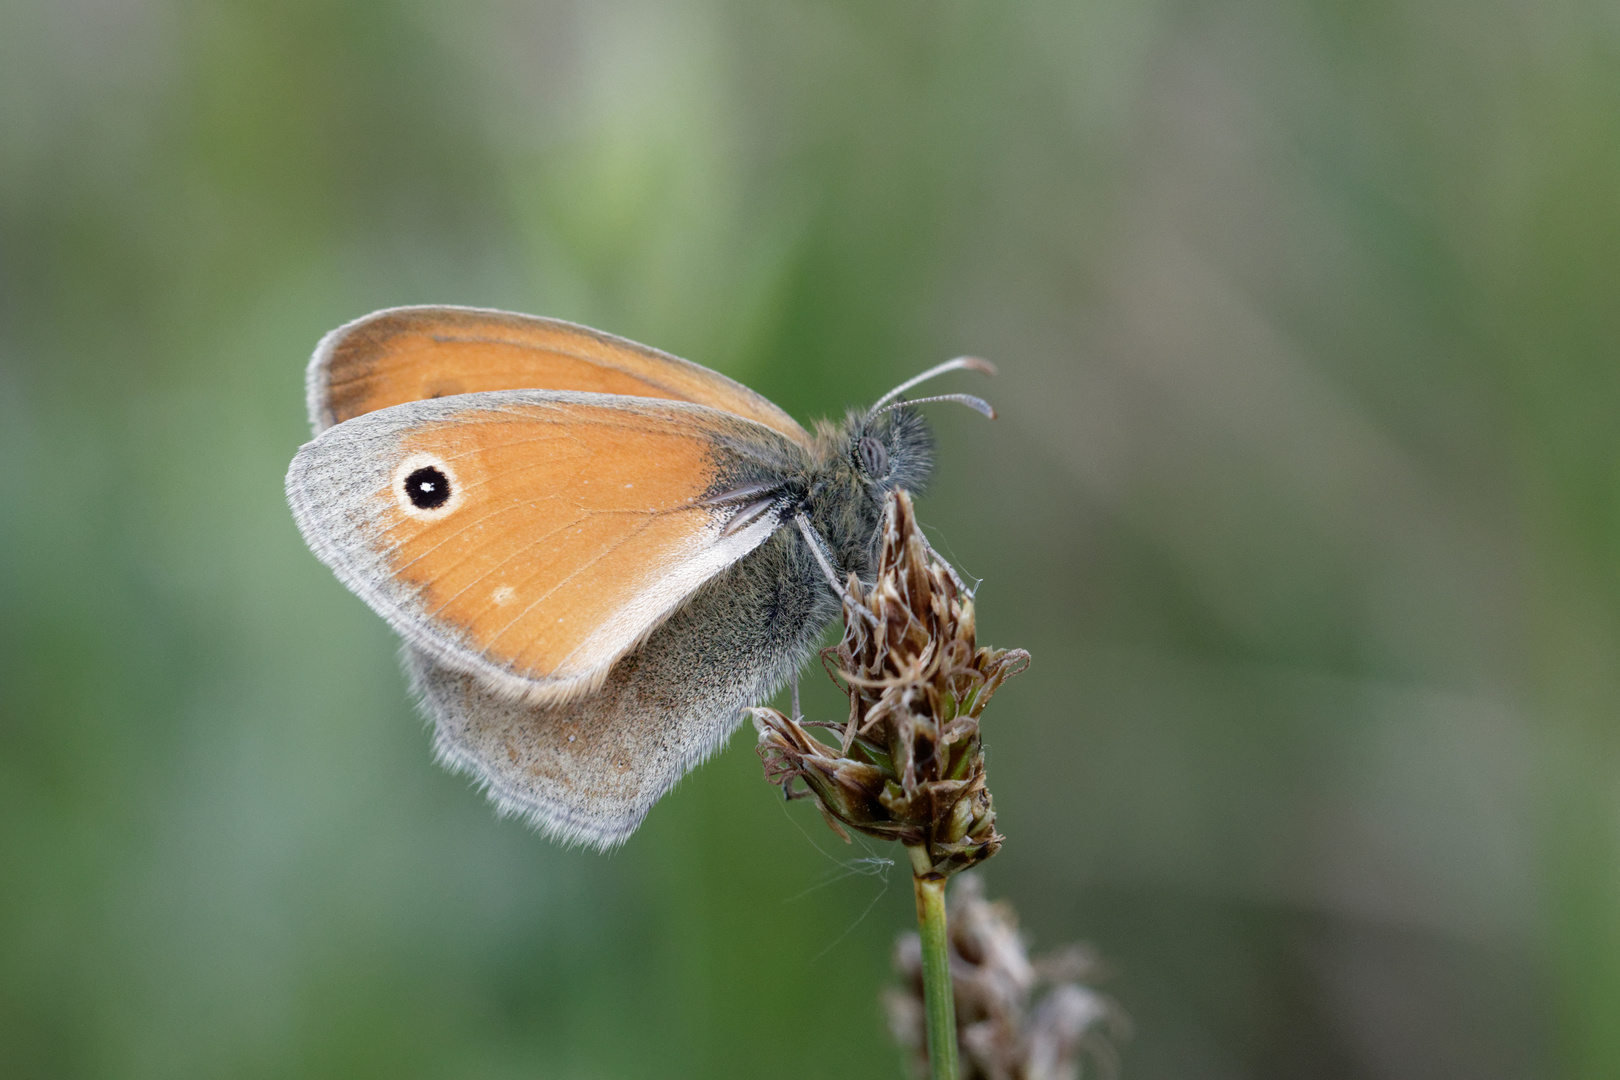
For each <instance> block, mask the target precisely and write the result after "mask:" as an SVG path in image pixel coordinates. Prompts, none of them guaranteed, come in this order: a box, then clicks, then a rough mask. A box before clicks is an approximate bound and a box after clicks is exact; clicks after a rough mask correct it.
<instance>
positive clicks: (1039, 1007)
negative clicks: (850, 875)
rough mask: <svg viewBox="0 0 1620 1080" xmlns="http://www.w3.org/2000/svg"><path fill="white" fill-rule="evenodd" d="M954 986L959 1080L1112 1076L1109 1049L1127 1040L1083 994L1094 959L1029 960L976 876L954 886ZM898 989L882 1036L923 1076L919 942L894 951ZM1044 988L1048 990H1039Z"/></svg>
mask: <svg viewBox="0 0 1620 1080" xmlns="http://www.w3.org/2000/svg"><path fill="white" fill-rule="evenodd" d="M947 925H949V927H950V958H951V982H952V984H953V990H954V994H955V1001H956V1030H957V1043H958V1047H959V1049H960V1051H961V1080H1077V1078H1078V1077H1080V1076H1081V1075H1082V1070H1083V1067H1084V1066H1086V1065H1087V1064H1092V1065H1095V1066H1097V1068H1096V1069H1095V1070H1091V1069H1085V1070H1084V1075H1086V1076H1093V1075H1097V1074H1101V1075H1102V1076H1104V1077H1108V1076H1115V1075H1117V1074H1118V1071H1119V1063H1118V1057H1117V1052H1116V1050H1115V1044H1116V1043H1117V1042H1118V1041H1119V1040H1121V1039H1123V1038H1125V1037H1126V1035H1127V1034H1128V1027H1129V1025H1128V1024H1127V1022H1126V1020H1125V1017H1124V1014H1123V1013H1121V1012H1120V1010H1119V1007H1118V1006H1117V1005H1115V1004H1114V1003H1113V1002H1112V1001H1111V1000H1109V999H1108V998H1106V997H1104V996H1103V995H1102V994H1099V993H1098V992H1097V991H1095V990H1093V989H1091V988H1090V987H1088V986H1086V985H1085V983H1084V982H1083V981H1082V980H1089V979H1091V978H1094V977H1095V974H1096V970H1095V969H1096V966H1097V965H1096V961H1095V960H1094V959H1093V958H1092V955H1091V954H1090V952H1089V951H1087V950H1086V949H1085V948H1083V947H1081V946H1070V947H1068V948H1067V949H1062V950H1059V951H1058V952H1055V953H1052V954H1049V955H1046V956H1040V957H1036V958H1034V959H1033V960H1032V959H1031V958H1030V956H1029V950H1028V946H1027V945H1026V944H1025V941H1024V937H1023V935H1022V934H1020V933H1019V932H1018V917H1017V915H1016V914H1015V913H1014V912H1013V909H1012V906H1011V905H1010V904H1008V903H1006V902H1005V901H997V902H991V901H988V900H986V899H985V898H984V886H983V884H982V883H981V882H980V881H979V878H978V877H977V875H974V874H965V875H963V876H962V877H959V878H957V879H956V882H955V883H954V884H953V885H952V887H951V898H950V918H949V919H948V920H947ZM894 965H895V970H896V971H897V972H898V973H899V975H900V977H901V982H902V985H901V986H898V987H893V988H891V989H890V990H889V991H888V992H887V993H886V994H885V995H884V999H883V1003H884V1006H885V1007H886V1009H887V1011H888V1014H889V1029H890V1032H891V1033H892V1034H893V1035H894V1038H895V1040H896V1041H897V1042H898V1043H899V1044H900V1045H901V1046H902V1047H904V1048H905V1049H906V1050H908V1051H909V1052H910V1054H911V1064H912V1067H913V1071H914V1072H915V1073H916V1074H917V1075H918V1076H925V1075H927V1053H926V1049H925V1047H926V1042H927V1040H926V1032H925V1026H924V1019H923V1017H924V1004H923V972H922V943H921V941H920V940H919V939H918V937H917V935H916V934H906V935H903V936H902V937H901V938H900V940H899V941H898V942H897V943H896V944H895V950H894ZM1042 986H1045V987H1046V988H1047V989H1046V992H1045V993H1044V994H1041V995H1040V996H1039V1000H1037V992H1038V991H1039V990H1040V989H1041V987H1042Z"/></svg>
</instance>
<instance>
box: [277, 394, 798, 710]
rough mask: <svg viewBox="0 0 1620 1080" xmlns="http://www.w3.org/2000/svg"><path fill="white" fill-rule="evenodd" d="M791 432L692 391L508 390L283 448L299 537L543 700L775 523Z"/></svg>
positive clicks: (451, 656)
mask: <svg viewBox="0 0 1620 1080" xmlns="http://www.w3.org/2000/svg"><path fill="white" fill-rule="evenodd" d="M802 459H803V451H802V449H801V448H799V447H798V446H797V445H796V444H795V443H793V442H791V441H790V440H788V439H787V438H786V437H784V436H782V435H781V434H779V433H777V432H776V431H774V430H773V429H770V428H767V427H765V426H764V425H762V424H758V423H755V422H752V421H749V420H746V419H742V418H740V417H737V416H734V415H729V414H727V413H723V412H719V411H717V410H714V409H711V408H707V407H705V406H701V405H693V404H687V403H684V402H679V401H657V400H649V399H645V398H631V397H622V396H618V395H605V394H590V393H577V392H559V391H533V390H511V391H500V392H492V393H477V394H468V395H464V396H458V397H453V398H444V399H439V400H426V401H416V402H408V403H404V404H400V405H397V406H393V407H389V408H386V409H383V410H381V411H375V412H370V413H366V414H364V415H361V416H358V417H356V418H353V419H351V420H349V421H347V422H345V423H342V424H340V425H338V426H336V427H333V428H330V429H328V430H327V431H325V432H323V433H322V434H321V435H320V436H319V437H317V438H316V439H315V440H314V441H312V442H310V443H308V444H306V445H305V446H304V447H303V448H302V449H301V450H300V451H299V452H298V454H297V456H296V457H295V458H294V459H293V463H292V467H291V468H290V470H289V471H288V475H287V492H288V498H289V500H290V501H291V503H292V507H293V512H294V516H295V517H296V518H297V520H298V524H299V527H300V529H301V530H302V531H303V533H304V538H305V540H306V541H307V542H308V543H309V546H310V547H311V548H312V549H313V550H314V551H315V553H316V554H317V555H318V556H319V557H320V558H321V560H322V561H323V562H326V563H327V564H328V565H329V566H331V567H332V569H333V570H334V571H335V572H336V573H337V575H338V577H339V578H340V579H341V580H342V581H343V582H344V583H345V584H346V585H348V586H349V588H350V589H352V590H353V591H354V592H355V593H357V594H358V595H359V596H360V597H361V598H362V599H364V600H365V601H366V602H367V603H368V604H369V605H370V606H371V607H372V608H373V609H375V610H376V611H377V612H378V613H379V614H380V615H382V616H383V617H384V618H385V619H386V620H387V621H388V622H389V623H390V624H391V625H392V626H393V627H394V629H395V630H397V631H398V632H399V633H400V634H401V635H402V636H403V637H404V638H405V641H406V642H407V644H408V645H409V646H410V647H413V648H415V649H417V650H420V651H421V652H423V653H425V654H427V656H429V657H431V658H432V660H433V661H434V662H435V663H436V664H437V665H439V666H442V667H444V668H446V669H449V670H452V671H458V672H463V673H466V674H468V675H471V676H474V677H475V678H476V679H478V680H479V681H480V682H481V684H482V685H483V687H484V688H486V689H488V690H490V691H492V692H493V693H495V694H496V695H498V696H503V697H507V698H513V699H523V700H527V701H529V702H532V703H539V702H554V701H559V700H563V699H566V698H569V697H574V696H578V695H580V694H583V693H586V692H589V691H591V690H593V689H594V688H596V687H598V686H600V685H602V683H603V680H604V679H606V677H607V674H608V671H609V669H610V668H611V667H612V665H613V664H614V663H615V662H616V661H618V660H619V659H620V658H621V657H623V656H625V654H626V653H628V652H629V651H630V650H631V649H633V648H634V647H635V646H636V644H637V643H638V642H640V641H641V640H643V639H644V638H646V637H647V635H648V634H649V633H651V632H652V631H653V629H654V628H655V627H657V626H658V625H659V624H660V623H661V622H662V621H663V620H664V619H665V618H667V617H668V616H669V615H670V614H671V612H673V611H675V610H676V609H677V608H678V607H679V606H680V605H681V604H682V603H683V602H684V601H685V600H686V599H687V598H688V597H690V596H691V595H692V594H693V593H694V592H696V591H697V590H698V589H699V588H700V587H701V586H702V585H703V583H704V582H706V581H709V580H710V579H712V578H714V577H715V576H716V575H718V574H720V573H722V572H723V571H725V570H726V569H727V568H728V567H730V566H732V565H733V564H734V563H736V562H737V561H738V560H739V559H741V558H742V557H743V556H745V555H746V554H748V553H749V552H750V551H752V550H753V549H755V548H756V547H758V546H759V545H760V544H761V543H763V542H764V541H765V540H766V538H767V537H769V536H770V535H771V533H772V532H774V531H775V530H776V529H777V527H778V521H777V518H776V516H775V514H774V513H772V512H761V511H760V507H759V505H758V500H757V499H754V500H752V502H750V501H736V500H733V501H726V499H725V495H726V493H727V492H731V491H739V490H741V491H745V492H751V491H758V490H760V489H762V488H769V487H771V486H772V485H775V484H778V483H779V482H780V480H781V479H782V477H784V476H785V475H788V474H790V473H791V472H793V471H794V470H795V469H797V468H801V467H802Z"/></svg>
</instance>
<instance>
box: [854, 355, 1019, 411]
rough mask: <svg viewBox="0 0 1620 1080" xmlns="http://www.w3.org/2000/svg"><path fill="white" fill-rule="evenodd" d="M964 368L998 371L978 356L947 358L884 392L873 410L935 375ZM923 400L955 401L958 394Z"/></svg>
mask: <svg viewBox="0 0 1620 1080" xmlns="http://www.w3.org/2000/svg"><path fill="white" fill-rule="evenodd" d="M963 370H967V371H982V372H984V373H985V374H986V375H994V374H995V373H996V365H994V364H992V363H991V362H990V361H988V360H980V359H979V358H978V357H977V356H958V357H957V358H956V359H955V360H947V361H945V362H944V363H943V364H935V365H934V366H933V367H931V368H929V369H928V370H927V371H925V372H923V373H922V374H921V375H913V376H912V377H911V378H909V379H907V380H906V381H905V382H903V383H901V384H900V385H899V386H897V387H895V388H894V389H893V390H890V391H889V392H888V393H887V394H884V395H883V396H882V397H880V398H878V399H877V400H876V401H874V402H873V403H872V411H873V412H874V413H876V412H879V411H881V410H882V408H883V406H885V405H887V404H888V403H889V402H891V401H893V400H894V399H895V398H897V397H899V396H900V395H901V394H903V393H905V392H906V391H907V390H910V389H911V388H912V387H913V386H916V385H917V384H918V383H921V382H927V381H928V380H929V379H932V378H933V377H934V376H936V375H943V374H945V373H946V372H947V371H963ZM961 396H962V397H966V396H967V395H965V394H964V395H961ZM923 400H925V401H938V400H951V401H955V400H958V398H957V397H956V396H952V397H950V398H949V399H940V398H924V399H923ZM973 400H975V401H978V400H979V399H978V398H974V399H973ZM981 404H982V403H981ZM985 408H989V406H988V405H986V406H985ZM979 411H980V412H983V411H984V409H980V410H979ZM988 415H991V416H994V415H995V411H994V410H991V411H990V413H989V414H988Z"/></svg>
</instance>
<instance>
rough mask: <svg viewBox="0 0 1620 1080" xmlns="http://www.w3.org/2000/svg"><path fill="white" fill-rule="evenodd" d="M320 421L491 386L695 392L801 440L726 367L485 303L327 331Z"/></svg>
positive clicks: (789, 421) (314, 373) (314, 387)
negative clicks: (483, 306)
mask: <svg viewBox="0 0 1620 1080" xmlns="http://www.w3.org/2000/svg"><path fill="white" fill-rule="evenodd" d="M308 383H309V411H310V420H311V422H312V423H313V424H314V426H315V428H316V430H317V431H320V430H324V429H325V428H328V427H331V426H332V425H334V424H338V423H342V422H343V421H345V420H349V419H352V418H353V417H356V416H360V415H363V414H365V413H368V412H373V411H375V410H377V409H382V408H387V407H388V406H391V405H400V404H403V403H405V402H408V401H421V400H425V399H430V398H442V397H449V396H451V395H453V394H468V393H477V392H481V391H487V390H523V389H536V390H576V391H581V392H588V393H599V394H625V395H630V396H634V397H647V398H663V399H667V400H675V401H691V402H695V403H697V404H699V405H707V406H709V407H710V408H713V409H719V410H720V411H722V412H728V413H732V414H733V415H736V416H742V417H745V418H747V419H749V420H753V421H755V422H757V423H760V424H764V425H765V426H766V427H768V428H771V429H772V430H773V431H776V432H777V433H778V434H781V435H784V436H786V437H787V438H789V439H791V440H793V441H794V442H796V443H798V444H799V445H801V446H807V445H809V441H810V438H809V435H807V434H806V433H805V430H804V429H803V428H802V427H800V426H799V424H798V422H797V421H795V420H794V419H793V418H792V417H791V416H789V415H788V414H787V413H785V412H783V411H782V410H781V409H779V408H777V407H776V406H775V405H773V404H771V402H770V401H768V400H767V399H765V398H764V397H761V396H760V395H759V394H756V393H754V392H753V391H752V390H750V389H748V388H747V387H746V386H743V385H742V384H741V383H737V382H733V381H732V380H731V379H728V378H726V377H725V376H724V375H721V374H719V373H717V372H714V371H710V370H709V369H708V368H705V367H701V366H699V365H697V364H693V363H690V362H688V361H686V360H681V359H679V358H678V357H674V356H670V355H669V354H668V353H663V352H659V351H658V350H657V349H650V348H648V347H646V346H645V345H638V344H636V343H635V342H633V341H627V340H625V339H624V338H618V337H614V336H613V335H611V334H604V333H601V332H600V331H597V330H591V329H589V328H587V327H583V326H577V325H575V324H573V323H567V322H562V321H560V320H557V319H544V318H539V317H537V316H532V315H515V314H512V313H510V312H504V311H486V310H482V309H478V308H455V307H414V308H392V309H389V310H387V311H379V312H375V313H373V314H371V315H367V316H366V317H365V318H363V319H358V320H356V321H355V322H352V323H350V324H348V325H347V326H343V327H340V328H339V329H337V330H334V331H333V332H332V333H330V334H328V335H327V336H326V338H325V339H324V340H323V341H322V342H321V344H320V347H319V348H318V349H317V350H316V352H315V355H314V357H313V358H312V359H311V361H310V367H309V378H308Z"/></svg>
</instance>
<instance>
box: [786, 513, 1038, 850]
mask: <svg viewBox="0 0 1620 1080" xmlns="http://www.w3.org/2000/svg"><path fill="white" fill-rule="evenodd" d="M847 591H848V594H849V598H848V600H846V602H845V605H844V638H843V640H842V641H841V642H839V644H838V646H837V647H836V648H833V649H827V650H824V651H823V653H822V662H823V663H824V664H825V665H826V666H827V668H828V670H829V671H830V672H831V673H832V675H833V677H834V679H835V681H837V682H838V683H839V685H840V686H841V687H842V688H843V689H844V691H845V692H846V693H847V694H848V695H849V718H848V720H846V721H845V722H844V723H841V724H827V723H816V722H813V721H807V722H800V721H798V720H797V719H794V718H790V717H787V716H784V715H782V714H781V713H780V712H777V711H776V710H774V709H755V710H754V715H755V723H756V726H758V728H759V733H760V734H759V755H760V758H761V760H762V761H763V762H764V765H765V776H766V778H767V779H768V780H770V781H771V782H773V783H775V784H779V785H780V786H781V787H782V790H783V791H784V792H785V793H786V794H787V796H788V797H789V798H802V797H804V796H806V795H808V796H810V797H812V798H814V799H815V800H816V803H817V805H818V806H819V807H820V808H821V812H822V814H823V815H825V816H826V818H827V823H828V825H830V826H831V827H832V828H833V830H834V831H835V832H837V833H838V834H839V835H841V836H844V837H845V839H848V833H847V832H846V831H845V829H846V828H850V829H855V830H857V831H858V832H862V833H866V834H867V835H869V836H875V837H878V838H880V839H885V840H899V841H900V842H901V843H903V844H905V845H907V847H908V848H910V849H911V850H912V855H913V868H914V870H916V871H917V872H918V873H927V872H932V873H941V874H951V873H955V872H956V871H958V870H963V869H966V868H967V867H969V866H972V865H974V864H975V863H978V862H982V861H983V860H985V859H988V858H989V857H990V856H991V855H994V854H995V853H996V851H997V850H998V849H999V848H1000V847H1001V841H1002V837H1001V835H1000V834H999V833H997V832H996V828H995V820H996V819H995V809H994V806H993V805H992V802H991V799H990V790H989V788H987V787H986V786H985V776H984V748H983V745H982V742H981V740H980V735H979V715H980V714H981V713H982V712H983V711H984V707H985V705H986V704H988V702H989V701H990V697H991V695H993V694H994V693H995V692H996V689H997V688H998V687H1000V685H1001V684H1002V682H1003V681H1005V680H1006V679H1007V678H1009V677H1010V676H1012V675H1015V674H1017V673H1018V672H1020V671H1022V670H1023V669H1024V668H1025V667H1026V666H1028V663H1029V654H1028V653H1026V652H1024V651H1023V650H1022V649H1013V650H1005V649H989V648H980V647H979V646H978V643H977V641H976V640H975V635H974V626H973V600H972V597H971V596H968V595H967V594H966V593H964V592H963V591H962V590H960V589H959V588H958V587H957V585H956V582H955V581H954V580H953V577H952V575H951V572H950V570H949V568H948V567H946V566H945V565H944V564H943V563H942V562H941V561H940V560H939V559H938V558H937V557H936V556H935V555H934V553H933V551H932V549H930V548H929V546H928V544H927V542H926V541H925V540H924V539H923V536H922V533H921V531H920V530H919V529H918V527H917V521H916V518H915V516H914V515H913V512H912V507H911V498H910V496H909V495H907V494H906V493H905V492H904V491H893V492H890V494H889V497H888V501H887V503H886V505H885V508H884V516H883V540H882V548H881V550H880V553H879V556H878V567H877V575H876V578H875V579H874V581H873V583H872V585H871V587H870V588H866V587H863V586H862V585H861V583H860V582H859V581H857V580H856V579H855V577H854V576H853V575H851V576H850V579H849V583H848V586H847ZM811 727H820V728H826V729H831V730H834V731H837V732H838V733H839V738H838V743H837V744H836V745H831V744H829V743H826V742H822V741H821V740H820V739H817V738H814V737H813V736H811V735H810V733H809V732H808V731H807V730H806V729H807V728H811ZM798 780H802V781H803V782H804V787H803V788H802V789H800V788H798V787H797V786H796V785H795V781H798Z"/></svg>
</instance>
